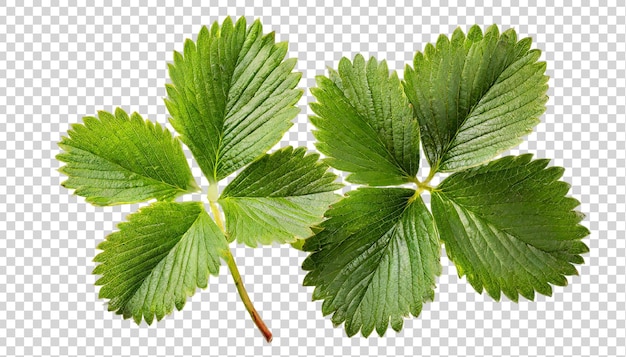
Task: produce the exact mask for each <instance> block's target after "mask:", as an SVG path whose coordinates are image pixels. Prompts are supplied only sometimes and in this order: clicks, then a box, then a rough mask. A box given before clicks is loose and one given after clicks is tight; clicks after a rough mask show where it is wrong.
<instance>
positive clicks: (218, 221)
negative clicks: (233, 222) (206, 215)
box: [209, 201, 226, 234]
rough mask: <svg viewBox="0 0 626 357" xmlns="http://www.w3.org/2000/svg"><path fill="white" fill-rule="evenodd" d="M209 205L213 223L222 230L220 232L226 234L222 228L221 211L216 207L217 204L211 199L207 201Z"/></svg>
mask: <svg viewBox="0 0 626 357" xmlns="http://www.w3.org/2000/svg"><path fill="white" fill-rule="evenodd" d="M209 206H211V213H213V219H215V223H216V224H217V226H218V227H220V229H221V230H222V233H224V234H226V229H225V228H224V221H222V213H221V212H220V210H219V208H217V204H216V203H215V202H213V201H209Z"/></svg>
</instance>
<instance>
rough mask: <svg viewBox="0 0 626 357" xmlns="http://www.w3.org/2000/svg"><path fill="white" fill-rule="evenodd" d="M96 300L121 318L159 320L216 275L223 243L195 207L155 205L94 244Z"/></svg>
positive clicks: (197, 205)
mask: <svg viewBox="0 0 626 357" xmlns="http://www.w3.org/2000/svg"><path fill="white" fill-rule="evenodd" d="M98 249H101V250H103V252H102V253H100V254H98V255H97V256H96V257H95V259H94V261H96V262H99V263H100V265H98V266H97V267H96V268H95V269H94V271H93V272H94V274H99V275H102V277H101V278H100V279H98V281H97V282H96V285H102V287H101V288H100V297H101V298H107V299H110V301H109V310H110V311H115V312H116V313H117V314H121V315H123V316H124V318H129V317H133V319H134V320H135V322H137V323H140V322H141V319H142V316H143V319H144V320H145V321H146V322H147V323H148V324H151V323H152V321H153V318H154V316H156V318H157V320H161V319H162V318H163V317H164V316H165V315H167V314H170V313H171V312H172V311H173V309H174V306H175V307H176V308H177V309H178V310H180V309H182V308H183V306H184V305H185V302H186V300H187V297H188V296H191V295H193V294H194V292H195V290H196V287H199V288H206V286H207V280H208V278H209V274H213V275H217V274H218V273H219V267H220V256H221V255H222V252H224V251H225V250H227V249H228V246H227V243H226V238H225V237H224V235H223V234H222V232H220V230H219V228H218V227H217V226H216V225H215V223H214V222H213V221H212V220H211V218H210V217H209V215H208V214H207V213H206V211H205V210H204V207H203V206H202V203H199V202H186V203H176V202H156V203H153V204H152V205H150V206H148V207H145V208H142V209H141V210H140V211H139V212H137V213H134V214H131V215H130V216H129V217H128V222H125V223H121V224H119V231H117V232H115V233H113V234H110V235H109V236H108V237H107V239H106V240H105V241H104V242H102V243H100V245H98Z"/></svg>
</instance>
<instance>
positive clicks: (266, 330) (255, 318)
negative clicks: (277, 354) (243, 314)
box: [250, 311, 272, 343]
mask: <svg viewBox="0 0 626 357" xmlns="http://www.w3.org/2000/svg"><path fill="white" fill-rule="evenodd" d="M250 315H251V316H252V321H253V322H254V324H255V325H256V326H257V327H258V328H259V330H260V331H261V333H262V334H263V337H265V341H267V343H270V342H272V331H270V329H269V328H267V325H265V322H263V320H262V319H261V316H260V315H259V313H258V312H256V311H252V312H251V313H250Z"/></svg>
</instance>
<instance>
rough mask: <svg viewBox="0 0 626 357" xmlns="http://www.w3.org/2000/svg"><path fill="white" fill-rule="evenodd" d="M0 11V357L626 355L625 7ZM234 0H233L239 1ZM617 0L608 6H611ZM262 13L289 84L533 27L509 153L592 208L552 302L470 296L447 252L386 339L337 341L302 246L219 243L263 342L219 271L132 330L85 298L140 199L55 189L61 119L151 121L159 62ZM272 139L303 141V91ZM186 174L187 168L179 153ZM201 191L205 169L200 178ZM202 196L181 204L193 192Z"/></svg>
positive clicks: (310, 5)
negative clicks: (234, 19)
mask: <svg viewBox="0 0 626 357" xmlns="http://www.w3.org/2000/svg"><path fill="white" fill-rule="evenodd" d="M2 3H3V4H2V5H0V356H75V355H79V356H174V355H181V356H183V355H184V356H201V355H202V356H208V355H220V356H227V355H228V356H243V355H267V356H270V355H273V356H313V355H320V356H324V355H328V356H330V355H338V356H370V355H371V356H384V355H389V356H396V355H398V356H400V355H412V356H420V355H425V356H437V355H446V356H457V355H459V356H474V355H477V356H478V355H479V356H507V355H510V356H523V355H536V356H540V355H549V356H574V355H582V356H600V355H602V356H608V355H610V356H624V355H626V350H625V349H624V346H625V345H626V323H625V321H626V312H625V311H626V239H625V238H626V237H625V231H626V224H625V222H626V215H625V212H626V199H625V197H626V196H625V185H626V181H625V177H626V169H625V167H626V160H625V156H626V145H625V142H626V134H625V133H626V125H625V122H626V120H625V115H624V114H625V112H626V106H625V103H626V100H625V98H626V79H625V78H626V47H625V43H626V37H625V33H626V25H625V23H626V7H625V6H624V3H623V2H607V1H595V2H594V3H597V4H599V5H596V6H594V7H583V5H582V4H581V2H580V1H575V3H576V4H574V5H570V2H569V1H560V2H558V3H555V4H551V5H547V6H546V5H545V4H544V2H542V1H530V2H526V3H524V4H523V5H517V4H514V3H509V2H508V1H507V2H506V4H503V5H501V4H499V3H498V2H487V3H479V2H474V1H471V2H470V4H469V5H464V4H463V2H462V1H459V2H457V1H452V0H451V1H442V2H440V3H439V2H436V1H433V2H430V1H427V2H426V4H424V5H417V4H413V2H411V1H409V0H407V1H404V2H403V1H400V2H397V3H396V2H392V1H390V2H389V3H385V1H380V3H379V2H375V1H372V2H371V3H370V4H365V2H359V1H344V2H339V1H337V2H334V3H331V2H324V1H319V0H316V1H304V0H298V1H295V0H294V1H287V0H283V1H275V2H270V1H263V2H261V1H255V2H253V1H246V2H244V1H236V2H235V1H231V2H228V3H230V4H231V6H226V4H227V2H226V1H223V2H217V1H202V2H201V1H193V2H181V1H165V0H157V1H148V0H143V1H135V2H134V3H135V4H136V5H135V6H134V7H125V5H124V4H123V3H125V2H122V1H119V0H118V1H113V2H111V1H107V2H106V3H107V6H103V7H93V6H90V7H82V5H81V6H79V5H78V4H79V3H82V2H79V1H77V0H74V1H52V3H53V4H52V5H47V6H41V5H40V4H39V2H38V1H34V0H26V1H23V2H22V1H17V0H6V1H3V2H2ZM235 3H236V6H232V4H235ZM618 3H620V4H621V5H619V6H618ZM226 15H232V16H246V17H248V19H250V20H252V19H254V18H260V19H261V20H262V22H263V24H264V26H265V29H266V30H267V31H269V30H275V31H276V32H277V38H278V39H279V40H283V41H289V43H290V51H289V55H290V56H291V57H297V58H298V59H299V62H298V65H297V69H298V70H300V71H302V72H303V80H302V81H301V83H300V86H301V87H302V88H307V87H311V86H313V85H314V77H315V75H317V74H322V73H324V71H325V68H326V66H336V64H337V62H338V60H339V59H340V58H341V57H342V56H348V57H352V56H354V55H355V54H356V53H363V54H364V55H365V56H366V57H369V56H376V57H377V58H379V59H383V58H385V59H387V60H388V61H389V65H390V67H391V68H395V69H398V70H399V72H400V74H402V69H403V68H404V64H405V63H407V62H408V61H410V60H411V58H412V56H413V53H414V51H416V50H419V49H422V48H423V47H424V45H425V44H426V43H427V42H433V41H435V40H436V38H437V36H438V34H440V33H444V34H450V33H452V31H453V30H454V28H455V27H457V26H461V28H463V29H465V30H467V29H468V28H469V26H470V25H472V24H474V23H478V24H482V25H489V24H492V23H496V24H500V25H501V28H503V29H504V28H508V27H514V28H515V29H516V30H517V31H518V33H520V34H521V35H523V36H532V37H533V38H534V43H535V46H536V47H538V48H540V49H542V50H543V51H544V52H543V55H542V58H543V59H544V60H545V61H547V62H548V74H549V75H550V77H551V79H550V86H551V88H550V91H549V95H550V101H549V103H548V110H547V112H546V114H545V115H544V116H543V117H542V123H541V124H540V125H539V126H538V127H537V128H536V131H535V133H533V134H531V135H530V136H529V137H528V139H527V141H526V142H525V143H524V144H523V145H522V146H520V147H519V148H517V149H515V150H512V151H511V153H513V154H518V153H523V152H532V153H535V154H536V155H537V156H538V157H548V158H553V159H554V160H553V161H552V163H553V164H554V165H561V166H564V167H566V168H567V170H566V172H565V177H564V179H565V180H566V181H569V182H570V183H571V184H572V189H571V194H572V195H574V196H575V197H577V198H579V199H580V200H581V202H582V205H581V206H580V210H581V211H583V212H586V213H587V214H588V216H587V218H586V220H585V224H586V225H587V226H588V227H589V228H590V230H591V231H592V235H591V236H590V237H589V238H588V239H587V243H588V245H589V246H590V248H591V252H590V253H589V254H588V255H587V256H586V264H585V265H583V266H580V268H579V271H580V276H579V277H572V278H570V279H569V281H570V285H569V286H567V287H565V288H558V287H557V288H555V289H554V295H553V296H552V297H543V296H539V297H538V298H537V299H536V300H537V301H535V302H528V301H523V302H520V303H519V304H515V303H511V302H509V301H503V302H494V301H492V299H491V298H489V297H488V296H485V295H478V294H476V293H475V292H474V290H472V288H471V287H470V286H469V285H468V284H467V282H466V281H465V280H464V279H458V278H457V275H456V270H455V268H454V266H453V265H451V263H450V262H449V261H448V259H447V258H446V257H443V258H442V262H443V264H444V269H443V274H442V276H441V277H440V278H439V286H438V289H437V294H436V300H435V302H433V303H430V304H427V305H425V307H424V311H423V312H422V314H421V316H420V317H419V318H414V319H408V320H406V322H405V327H404V329H403V330H402V332H400V333H397V334H396V333H394V332H393V331H389V332H388V333H387V336H385V337H384V338H378V337H370V338H369V339H365V338H362V337H354V338H348V337H346V336H345V333H344V331H343V329H342V328H333V327H332V324H331V322H330V321H329V319H328V318H324V317H322V314H321V312H320V307H321V303H319V302H315V303H313V302H310V300H311V292H312V289H311V288H304V287H302V286H301V282H302V280H303V278H304V273H303V271H302V270H301V269H300V264H301V263H302V261H303V259H304V257H305V254H304V253H301V252H298V251H296V250H294V249H291V248H289V247H287V246H286V247H279V246H271V247H264V248H259V249H249V248H244V247H239V246H237V247H235V248H234V254H235V256H236V257H237V261H238V263H239V264H240V268H241V270H242V274H243V275H244V280H245V282H246V284H247V287H248V290H249V291H250V293H251V298H252V300H253V301H255V303H256V306H257V309H258V310H260V311H261V314H262V316H263V317H264V319H265V320H266V321H267V322H268V323H269V325H270V327H271V329H272V330H273V332H274V334H275V339H274V342H273V343H272V344H271V345H268V344H266V343H265V342H264V341H263V339H262V338H261V337H260V335H259V333H258V331H257V330H256V328H255V327H254V326H253V324H252V322H251V321H250V319H249V318H248V316H247V314H246V312H245V310H244V308H243V306H242V304H241V303H240V301H239V298H238V296H237V294H236V291H235V288H234V286H233V284H232V283H231V279H230V277H229V275H228V274H227V270H226V269H223V270H222V275H221V276H220V277H219V278H212V279H211V280H210V282H209V287H208V288H207V289H206V290H205V291H202V292H199V293H197V294H196V295H195V296H194V297H193V298H191V299H189V301H188V303H187V305H186V306H185V308H184V309H183V311H181V312H176V313H174V314H173V315H171V316H169V317H167V318H165V319H164V320H163V321H161V322H160V323H157V324H156V325H153V326H150V327H148V326H143V325H142V326H139V327H138V326H136V325H135V324H134V323H132V322H130V321H128V320H122V319H121V318H120V317H119V316H116V315H114V314H112V313H109V312H107V311H106V307H105V305H104V301H102V300H98V298H97V288H95V287H94V286H93V283H94V281H95V277H94V276H93V275H91V271H92V269H93V267H94V263H92V261H91V259H92V258H93V257H94V255H95V254H96V250H95V246H96V244H97V243H98V242H100V241H102V239H103V238H104V237H105V235H106V234H108V233H110V232H112V231H113V230H114V229H115V224H116V223H117V222H120V221H122V220H124V218H125V216H126V215H127V214H128V213H131V212H133V211H135V210H136V209H137V207H138V205H132V206H117V207H107V208H95V207H92V206H90V205H89V204H86V203H85V200H84V199H83V198H81V197H77V196H73V195H71V194H70V192H69V191H67V190H65V189H63V188H62V187H61V186H60V185H59V184H60V182H61V181H62V180H63V178H62V177H60V175H59V174H58V173H57V171H56V169H57V168H58V167H59V163H58V162H57V161H56V160H55V159H54V155H55V154H56V153H57V152H58V148H57V146H56V142H57V141H58V140H59V139H60V137H61V135H63V134H64V133H65V131H66V130H67V129H68V127H69V125H70V124H71V123H75V122H79V121H80V119H81V117H82V116H83V115H91V114H94V113H95V112H96V110H100V109H104V110H108V111H113V110H114V108H115V107H116V106H121V107H122V108H124V109H126V110H129V111H138V112H140V113H141V114H143V115H144V116H146V117H147V118H150V119H152V120H155V121H158V122H160V123H163V124H165V123H166V122H167V113H166V109H165V106H164V105H163V103H162V98H163V97H164V96H165V90H164V84H165V83H166V81H167V80H168V79H167V72H166V62H167V61H169V60H170V59H171V58H172V51H173V50H181V49H182V44H183V40H184V39H185V38H187V37H193V36H194V35H195V34H196V33H197V31H198V30H199V29H200V26H201V25H202V24H210V23H212V22H213V21H215V20H220V21H221V20H222V19H223V18H224V17H225V16H226ZM310 100H312V98H311V96H310V94H308V92H307V94H306V95H305V97H304V98H303V100H302V101H301V102H300V106H301V108H302V113H301V114H300V115H299V116H298V117H297V119H296V124H295V125H294V127H293V128H292V130H291V131H290V132H289V133H288V134H287V136H285V138H284V139H285V140H284V141H283V142H282V143H281V144H282V145H287V144H291V145H306V146H308V147H310V148H313V146H312V143H313V139H312V136H311V134H310V133H309V130H310V126H309V124H308V123H307V114H308V113H310V111H309V110H308V108H307V103H308V102H309V101H310ZM193 170H194V173H195V175H196V177H198V178H199V177H200V176H201V174H200V170H199V169H198V167H197V165H195V164H194V166H193ZM202 184H203V186H204V187H205V189H206V181H202ZM201 196H202V195H199V194H198V195H195V196H189V197H187V198H186V199H201Z"/></svg>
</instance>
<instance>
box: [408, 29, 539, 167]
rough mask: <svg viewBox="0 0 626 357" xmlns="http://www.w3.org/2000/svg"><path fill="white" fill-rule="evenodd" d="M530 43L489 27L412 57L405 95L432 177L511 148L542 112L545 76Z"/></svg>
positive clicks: (458, 35) (455, 35)
mask: <svg viewBox="0 0 626 357" xmlns="http://www.w3.org/2000/svg"><path fill="white" fill-rule="evenodd" d="M530 45H531V40H530V38H525V39H523V40H521V41H518V40H517V35H516V33H515V31H514V30H512V29H509V30H507V31H505V32H503V33H502V34H501V35H500V33H499V31H498V28H497V27H496V26H495V25H494V26H491V27H489V28H488V29H487V31H486V33H485V34H484V36H483V34H482V31H481V29H480V27H478V26H473V27H472V28H471V29H470V31H469V33H468V34H467V36H465V35H464V34H463V31H461V30H460V29H457V30H456V31H454V33H453V34H452V38H451V39H448V38H447V37H446V36H444V35H441V36H440V37H439V39H438V40H437V44H436V46H433V45H431V44H428V45H427V46H426V48H425V50H424V53H421V52H418V53H417V54H416V55H415V58H414V60H413V68H411V67H410V66H407V67H406V71H405V83H404V85H405V90H406V95H407V96H408V98H409V100H410V101H411V104H413V108H414V110H415V114H416V116H417V118H418V120H419V123H420V127H421V135H422V142H423V143H424V144H423V145H424V151H425V152H426V157H427V158H428V162H429V163H430V166H431V167H432V168H433V169H434V170H435V171H448V172H449V171H458V170H461V169H464V168H468V167H471V166H476V165H478V164H481V163H483V162H485V161H487V160H489V159H491V158H493V157H495V156H496V155H497V154H499V153H501V152H503V151H505V150H507V149H509V148H511V147H514V146H516V145H518V144H519V143H520V142H521V137H522V136H524V135H526V134H528V133H530V132H531V131H532V128H533V127H534V126H535V125H537V123H538V122H539V120H538V118H539V116H540V115H541V114H542V113H543V112H544V111H545V103H546V101H547V100H548V97H547V96H546V91H547V89H548V85H547V81H548V77H547V76H545V75H544V72H545V70H546V64H545V62H537V59H538V58H539V56H540V53H541V52H540V51H539V50H530Z"/></svg>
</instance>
